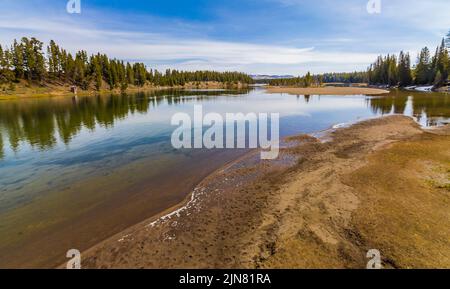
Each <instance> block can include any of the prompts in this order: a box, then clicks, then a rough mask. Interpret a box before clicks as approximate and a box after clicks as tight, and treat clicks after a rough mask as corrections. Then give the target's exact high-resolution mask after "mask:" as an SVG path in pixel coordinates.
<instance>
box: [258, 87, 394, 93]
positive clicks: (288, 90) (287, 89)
mask: <svg viewBox="0 0 450 289" xmlns="http://www.w3.org/2000/svg"><path fill="white" fill-rule="evenodd" d="M267 92H269V93H289V94H294V95H361V94H364V95H381V94H386V93H389V91H388V90H384V89H378V88H368V87H334V86H329V87H306V88H303V87H274V86H270V87H267Z"/></svg>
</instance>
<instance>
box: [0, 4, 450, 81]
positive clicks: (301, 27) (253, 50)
mask: <svg viewBox="0 0 450 289" xmlns="http://www.w3.org/2000/svg"><path fill="white" fill-rule="evenodd" d="M382 1H383V3H384V2H386V1H385V0H382ZM17 2H19V1H9V0H5V2H2V3H1V4H0V8H1V9H2V10H3V11H8V13H3V14H1V15H0V31H1V33H0V42H1V43H10V42H11V41H12V39H13V38H18V37H21V36H36V37H38V38H40V39H42V40H44V41H46V42H47V41H49V40H50V39H54V40H55V41H57V42H58V43H60V44H61V45H62V46H64V47H65V48H67V49H68V50H69V51H75V50H79V49H85V50H87V51H88V52H89V53H96V52H102V53H107V54H109V55H111V56H112V57H116V58H120V59H124V60H130V61H143V62H145V63H146V64H147V65H149V66H151V67H156V68H158V69H165V68H169V67H170V68H178V69H189V70H193V69H216V70H240V71H245V72H249V73H290V74H303V73H305V72H306V71H308V70H310V71H312V72H325V71H350V70H359V69H365V68H366V67H367V65H368V64H369V63H370V62H372V61H373V59H374V58H375V57H376V54H378V53H393V52H398V51H399V50H400V49H404V50H408V51H411V52H413V53H415V51H417V50H418V49H420V47H422V46H423V45H428V44H430V45H435V44H436V42H437V41H438V40H439V37H438V36H437V35H439V33H441V30H445V29H444V27H445V26H446V25H447V24H448V26H449V27H450V23H449V21H450V20H449V18H448V17H444V14H445V13H446V12H447V11H448V9H447V10H445V8H446V7H448V3H447V0H445V1H440V0H435V1H433V3H430V2H431V1H423V2H420V1H419V2H420V3H417V4H418V6H417V7H419V8H414V9H412V8H411V9H410V8H408V9H406V8H405V9H403V10H402V11H403V12H402V14H401V15H396V13H397V12H398V9H400V10H401V8H402V6H401V5H406V2H405V1H404V0H397V1H395V0H394V1H389V4H386V5H384V6H383V13H382V14H381V15H379V16H375V17H374V16H370V15H368V14H367V13H366V11H365V3H366V1H365V0H358V1H356V0H349V1H345V3H344V2H341V1H340V0H334V1H330V0H323V1H315V2H313V3H312V4H311V2H310V1H308V2H307V1H300V0H263V2H261V5H262V8H261V7H258V8H253V10H252V12H254V13H251V14H250V13H248V12H249V11H246V10H245V9H244V8H242V9H241V10H243V11H240V12H234V10H232V9H231V8H230V7H227V9H225V8H224V7H225V6H226V4H221V5H222V6H221V5H218V6H217V7H215V8H214V9H213V10H211V17H210V18H208V19H195V20H186V19H180V18H177V17H170V16H164V17H163V16H161V15H155V14H157V12H154V13H153V14H150V13H149V12H148V11H139V13H134V14H123V13H122V14H121V13H118V12H117V11H116V12H114V11H111V9H108V11H104V10H99V9H98V7H97V8H96V7H88V8H85V9H84V10H83V11H84V12H83V14H82V15H74V16H72V15H69V14H67V13H65V11H64V9H63V8H64V7H59V6H58V7H55V6H49V5H48V3H50V2H52V1H45V0H40V1H37V0H34V1H33V2H34V3H37V2H39V3H41V5H37V6H36V9H24V7H23V5H24V4H23V2H22V4H20V3H19V4H18V3H17ZM94 2H95V1H94ZM409 2H414V3H415V2H417V1H416V0H411V1H409ZM409 2H408V3H409ZM52 3H54V2H52ZM124 3H125V1H124ZM250 3H253V2H252V1H250ZM274 3H275V4H274ZM391 3H395V4H391ZM421 3H427V4H421ZM45 4H47V5H45ZM21 5H22V6H21ZM261 5H260V6H261ZM264 5H267V7H265V6H264ZM270 5H273V6H270ZM399 5H400V6H399ZM405 7H406V6H405ZM407 7H411V5H408V6H407ZM28 8H29V7H28ZM271 9H272V10H273V11H272V10H271ZM280 9H281V10H280ZM426 9H428V11H430V12H429V13H434V15H437V16H438V17H436V18H439V19H438V20H435V21H431V20H430V21H428V23H426V24H424V25H422V26H421V25H420V19H421V18H420V17H421V14H420V13H419V10H422V12H424V11H427V10H426ZM246 12H247V13H248V16H247V17H245V13H246ZM127 13H130V12H127ZM283 13H284V14H283ZM429 13H426V14H425V15H426V16H424V17H428V18H432V17H429V16H428V15H429ZM42 15H45V17H42ZM300 16H301V17H300ZM277 20H279V21H277ZM272 26H273V27H272ZM261 27H263V28H264V29H262V28H261ZM261 30H263V31H261ZM252 31H253V33H252Z"/></svg>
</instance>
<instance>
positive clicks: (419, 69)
mask: <svg viewBox="0 0 450 289" xmlns="http://www.w3.org/2000/svg"><path fill="white" fill-rule="evenodd" d="M415 76H416V84H419V85H423V84H428V83H430V82H431V81H433V79H432V77H433V76H432V66H431V59H430V51H429V49H428V48H427V47H425V48H423V49H422V51H421V52H420V54H419V56H418V57H417V65H416V70H415Z"/></svg>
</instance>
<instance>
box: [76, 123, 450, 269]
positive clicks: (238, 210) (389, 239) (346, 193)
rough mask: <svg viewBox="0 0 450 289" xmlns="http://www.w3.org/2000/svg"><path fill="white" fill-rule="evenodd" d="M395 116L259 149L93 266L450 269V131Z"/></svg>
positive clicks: (115, 242) (105, 246) (90, 256)
mask: <svg viewBox="0 0 450 289" xmlns="http://www.w3.org/2000/svg"><path fill="white" fill-rule="evenodd" d="M448 133H449V132H448V128H444V129H437V130H433V131H432V132H426V131H423V130H422V129H421V128H420V127H419V126H418V125H417V124H416V123H415V122H414V121H413V120H412V119H410V118H408V117H403V116H389V117H385V118H381V119H375V120H370V121H365V122H361V123H358V124H355V125H353V126H351V127H349V128H342V129H338V130H336V131H335V132H332V133H331V135H330V137H331V138H330V139H331V140H330V141H328V142H321V141H320V140H318V139H316V138H313V137H310V136H298V137H293V138H290V139H289V140H288V141H290V144H291V145H290V146H288V147H286V148H284V149H283V150H282V153H281V158H280V160H278V161H277V162H261V161H260V160H259V159H258V157H257V154H251V155H248V156H246V157H244V158H242V159H240V160H239V161H236V162H234V163H233V164H231V165H229V166H227V167H226V168H223V169H222V170H220V171H218V172H216V173H215V174H213V175H211V176H209V177H208V178H206V179H205V180H204V181H203V182H202V183H201V184H200V185H199V186H198V187H197V188H196V189H195V190H194V192H193V198H192V200H191V201H189V202H188V204H187V206H186V207H184V208H182V209H181V210H179V211H177V213H175V214H172V215H171V216H170V217H165V218H158V219H155V218H152V219H149V220H147V221H145V222H142V223H140V224H138V225H136V226H133V227H131V228H129V229H128V230H126V231H125V232H122V233H121V234H119V235H116V236H115V237H113V238H111V239H109V240H107V241H105V242H103V243H101V244H99V245H97V246H96V247H94V248H92V249H90V250H88V251H87V252H84V253H83V256H82V257H83V258H82V259H83V263H82V266H83V267H85V268H364V267H365V264H366V262H367V259H366V258H365V255H366V252H367V251H368V250H369V249H378V250H379V251H380V252H381V254H382V260H383V266H384V267H393V268H418V267H419V268H423V267H426V268H429V267H446V268H448V267H450V242H449V241H448V240H449V239H450V211H449V210H448V206H449V204H450V195H449V175H448V172H449V171H450V167H449V164H450V149H449V148H450V145H449V144H450V137H449V135H448Z"/></svg>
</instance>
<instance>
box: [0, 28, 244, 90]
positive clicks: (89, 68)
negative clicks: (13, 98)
mask: <svg viewBox="0 0 450 289" xmlns="http://www.w3.org/2000/svg"><path fill="white" fill-rule="evenodd" d="M21 80H27V81H28V82H30V83H31V82H33V83H39V84H44V83H46V82H55V83H60V84H61V83H62V84H70V85H76V86H78V87H80V88H81V89H84V90H87V89H89V88H95V89H97V90H100V89H101V88H102V87H103V85H104V84H105V83H106V84H107V85H108V87H109V88H110V89H116V88H120V89H122V90H125V89H126V88H128V86H129V85H134V86H144V85H145V84H152V85H155V86H183V85H185V84H186V83H199V82H207V81H215V82H221V83H244V84H249V83H252V82H253V80H252V78H251V77H250V76H249V75H247V74H244V73H240V72H216V71H194V72H191V71H178V70H173V69H167V70H166V71H164V72H160V71H158V70H156V69H148V68H147V67H146V66H145V64H144V63H130V62H124V61H121V60H118V59H111V58H109V57H108V56H107V55H105V54H100V53H98V54H93V55H90V56H88V53H87V52H86V51H84V50H81V51H78V52H76V53H75V54H72V53H70V52H68V51H67V50H65V49H63V48H62V47H60V46H59V45H57V44H56V43H55V41H53V40H52V41H50V43H49V45H48V46H47V47H46V49H45V51H44V43H43V42H41V41H39V40H37V39H36V38H27V37H23V38H22V39H21V41H20V42H19V41H17V40H14V42H13V44H12V45H10V46H2V45H0V84H1V83H3V84H5V83H6V84H8V83H9V84H13V83H17V82H20V81H21Z"/></svg>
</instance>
